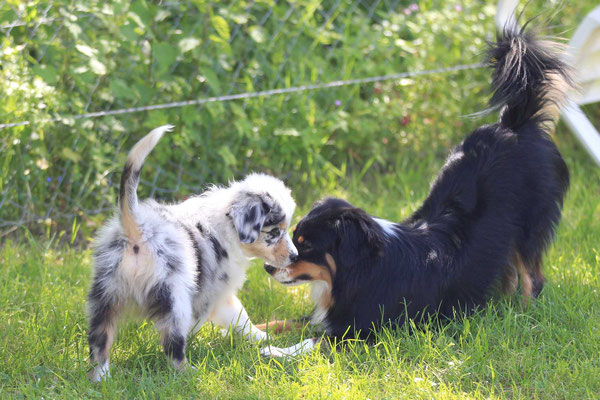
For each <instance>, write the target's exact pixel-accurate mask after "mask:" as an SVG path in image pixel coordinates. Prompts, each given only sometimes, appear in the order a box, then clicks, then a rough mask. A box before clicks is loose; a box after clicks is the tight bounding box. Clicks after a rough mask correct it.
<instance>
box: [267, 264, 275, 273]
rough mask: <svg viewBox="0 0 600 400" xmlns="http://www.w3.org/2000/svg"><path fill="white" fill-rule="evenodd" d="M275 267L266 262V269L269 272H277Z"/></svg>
mask: <svg viewBox="0 0 600 400" xmlns="http://www.w3.org/2000/svg"><path fill="white" fill-rule="evenodd" d="M275 269H276V268H275V267H273V266H271V265H269V264H265V271H267V272H268V273H269V275H273V272H275Z"/></svg>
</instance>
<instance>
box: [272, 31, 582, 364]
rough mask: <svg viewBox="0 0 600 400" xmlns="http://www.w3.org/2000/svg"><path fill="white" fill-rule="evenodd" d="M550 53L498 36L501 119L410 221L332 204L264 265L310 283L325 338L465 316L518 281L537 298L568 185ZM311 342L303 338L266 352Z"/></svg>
mask: <svg viewBox="0 0 600 400" xmlns="http://www.w3.org/2000/svg"><path fill="white" fill-rule="evenodd" d="M555 47H556V46H555V45H554V44H553V43H551V42H545V41H541V40H539V39H537V38H536V37H535V36H534V35H533V34H532V33H531V32H526V31H523V30H518V29H509V30H506V31H505V32H503V33H502V34H501V35H499V37H498V39H497V42H496V43H495V44H493V45H491V48H490V50H489V57H488V61H489V65H490V66H491V67H492V68H493V74H492V78H493V79H492V89H493V92H494V93H493V96H492V98H491V101H490V104H491V106H492V107H493V108H501V111H500V119H499V122H498V123H496V124H493V125H487V126H483V127H480V128H478V129H476V130H475V131H474V132H472V133H471V134H470V135H469V136H468V137H467V138H466V139H465V140H464V141H463V142H462V143H461V144H459V145H458V146H457V147H456V148H455V149H454V150H453V151H452V153H451V154H450V156H449V157H448V160H447V161H446V164H445V165H444V167H443V168H442V170H441V172H440V173H439V175H438V177H437V178H436V179H435V180H434V182H433V184H432V186H431V191H430V193H429V195H428V196H427V198H426V199H425V201H424V203H423V205H422V206H421V207H420V208H419V209H418V210H417V211H416V212H415V213H414V215H412V216H411V217H410V218H409V219H407V220H406V221H403V222H401V223H392V222H389V221H385V220H381V219H378V218H373V217H371V216H370V215H368V214H366V213H365V212H364V211H363V210H361V209H359V208H356V207H354V206H352V205H351V204H349V203H348V202H346V201H344V200H340V199H333V198H329V199H325V200H322V201H321V202H319V203H318V204H316V206H315V207H314V208H313V210H312V211H311V212H310V213H309V214H308V215H307V216H306V217H304V218H303V219H302V221H300V223H299V224H298V226H297V228H296V230H295V232H294V237H293V242H294V245H295V246H296V247H297V249H298V252H299V256H298V259H297V260H296V261H295V262H293V263H292V264H290V265H289V266H287V267H286V268H274V267H272V266H269V265H266V266H265V268H266V270H267V272H269V273H270V274H271V275H272V276H273V277H274V278H275V279H276V280H278V281H279V282H281V283H283V284H285V285H295V284H300V283H304V282H313V283H315V288H314V290H313V297H314V300H315V303H316V309H315V312H314V313H313V315H312V320H313V322H314V323H320V324H322V326H323V327H324V329H325V332H326V334H327V335H328V336H331V337H338V338H339V337H341V336H342V335H344V334H346V333H347V332H350V333H352V332H354V333H355V334H356V332H361V336H362V335H367V334H368V333H369V332H370V331H371V330H372V329H373V327H375V328H377V327H378V326H380V325H381V323H382V321H383V322H384V323H387V322H393V323H399V324H402V323H403V322H404V321H405V320H406V319H407V318H415V317H419V316H422V315H428V314H429V313H431V312H438V313H439V315H441V316H445V317H451V316H453V315H454V313H455V311H456V310H457V309H459V310H464V311H466V312H469V311H472V310H473V309H475V308H476V307H477V306H480V305H482V304H484V303H485V302H486V301H487V300H488V299H490V297H492V296H493V295H494V294H496V293H497V292H499V291H500V292H505V293H509V294H512V293H514V292H515V290H516V289H517V287H518V286H519V280H520V286H521V292H522V294H523V296H524V302H525V304H526V303H527V302H529V301H530V300H531V299H533V298H535V297H536V296H537V295H538V294H539V293H540V291H541V289H542V287H543V285H544V276H543V274H542V255H543V253H544V251H545V249H546V248H547V247H548V246H549V244H550V243H551V242H552V239H553V235H554V229H555V226H556V225H557V224H558V222H559V220H560V215H561V207H562V203H563V198H564V195H565V192H566V190H567V187H568V184H569V173H568V169H567V166H566V164H565V162H564V161H563V159H562V157H561V155H560V153H559V151H558V149H557V148H556V146H555V145H554V143H553V141H552V139H551V137H550V135H549V133H550V131H551V130H552V128H553V124H554V122H555V119H556V117H557V115H558V108H559V106H560V105H561V104H562V102H563V100H564V98H565V91H566V90H567V89H568V87H569V86H570V84H571V80H570V78H569V69H568V67H567V66H566V65H565V64H564V63H563V62H562V61H561V59H560V58H559V56H558V55H557V54H556V52H555ZM390 200H391V199H390ZM349 328H350V330H349ZM313 345H314V340H312V341H311V339H309V340H308V341H305V343H303V344H299V345H296V346H293V347H290V348H288V349H277V348H273V347H270V348H267V349H265V350H264V354H269V355H287V354H296V353H298V352H299V351H301V349H307V348H312V347H313Z"/></svg>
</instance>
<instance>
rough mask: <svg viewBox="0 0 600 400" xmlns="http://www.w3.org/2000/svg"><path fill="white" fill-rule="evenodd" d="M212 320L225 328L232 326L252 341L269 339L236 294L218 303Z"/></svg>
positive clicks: (236, 331) (211, 316)
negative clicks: (251, 318) (252, 319)
mask: <svg viewBox="0 0 600 400" xmlns="http://www.w3.org/2000/svg"><path fill="white" fill-rule="evenodd" d="M210 320H211V321H212V322H214V323H215V324H217V325H219V326H222V327H223V328H229V327H231V329H233V330H234V332H235V333H237V334H239V335H240V336H242V337H245V338H248V339H249V340H250V341H252V342H259V341H261V340H265V339H267V334H266V333H265V332H263V331H261V330H260V329H258V328H257V327H256V326H254V325H253V324H252V322H251V321H250V317H249V316H248V313H247V312H246V309H245V308H244V306H243V305H242V303H241V302H240V300H239V299H238V298H237V297H236V296H231V297H228V298H226V299H225V300H224V301H222V302H221V303H220V304H217V305H216V307H215V309H214V311H213V312H212V314H211V315H210Z"/></svg>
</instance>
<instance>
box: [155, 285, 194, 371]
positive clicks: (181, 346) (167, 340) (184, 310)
mask: <svg viewBox="0 0 600 400" xmlns="http://www.w3.org/2000/svg"><path fill="white" fill-rule="evenodd" d="M181 292H185V290H181V291H180V293H174V292H173V290H171V289H170V288H169V287H168V286H167V285H166V284H164V283H163V284H159V285H157V287H156V288H154V289H153V290H152V292H151V294H152V296H153V298H154V299H153V300H154V302H155V303H154V304H153V305H152V308H153V311H154V315H153V316H154V317H158V320H157V321H156V327H157V328H158V330H159V332H160V333H161V344H162V346H163V350H164V352H165V354H166V355H167V357H168V358H169V360H170V361H171V363H172V364H173V366H175V368H177V369H179V370H184V369H186V368H187V367H188V362H187V359H186V357H185V347H186V343H187V335H188V333H189V330H190V326H191V321H192V309H191V301H190V299H189V298H188V296H185V295H182V294H183V293H181ZM178 294H179V295H180V296H178Z"/></svg>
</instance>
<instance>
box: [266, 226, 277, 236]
mask: <svg viewBox="0 0 600 400" xmlns="http://www.w3.org/2000/svg"><path fill="white" fill-rule="evenodd" d="M266 233H268V234H269V235H271V236H279V235H280V234H281V229H279V228H275V229H271V230H270V231H268V232H266Z"/></svg>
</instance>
